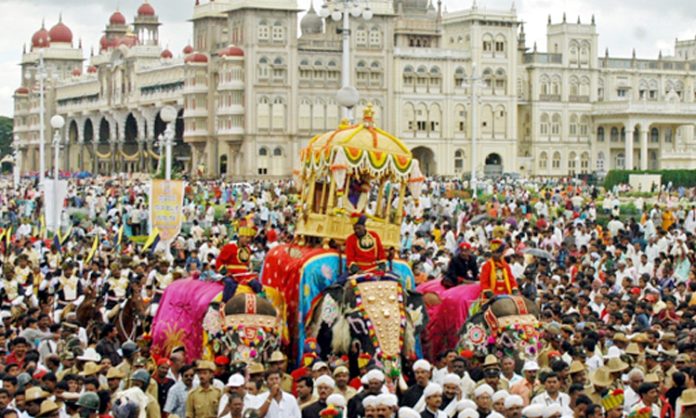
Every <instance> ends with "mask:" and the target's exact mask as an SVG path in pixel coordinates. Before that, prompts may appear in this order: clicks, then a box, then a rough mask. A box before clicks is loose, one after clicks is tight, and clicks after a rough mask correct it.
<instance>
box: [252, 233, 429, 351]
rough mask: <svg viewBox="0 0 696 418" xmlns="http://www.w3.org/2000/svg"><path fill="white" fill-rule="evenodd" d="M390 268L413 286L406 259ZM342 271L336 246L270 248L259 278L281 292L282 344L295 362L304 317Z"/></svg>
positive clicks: (406, 284) (303, 335)
mask: <svg viewBox="0 0 696 418" xmlns="http://www.w3.org/2000/svg"><path fill="white" fill-rule="evenodd" d="M390 269H391V270H392V271H393V272H394V273H395V274H396V275H397V276H398V277H399V281H400V283H401V285H402V287H403V288H405V289H408V290H413V289H415V278H414V276H413V272H412V271H411V269H410V267H409V266H408V264H407V263H406V262H404V261H402V260H394V261H393V262H392V263H391V264H390ZM344 271H346V268H345V256H342V255H341V254H339V253H338V251H336V250H330V249H329V250H326V249H323V248H310V247H307V246H299V245H294V244H282V245H278V246H276V247H274V248H272V249H271V250H270V251H269V252H268V255H267V256H266V259H265V261H264V264H263V270H262V271H261V282H262V283H263V284H264V286H268V287H271V288H274V289H276V290H277V292H278V293H279V294H281V295H282V299H283V308H282V309H280V310H279V311H280V312H279V313H280V316H281V318H282V319H283V324H284V326H285V327H286V330H284V331H283V345H285V346H287V347H289V350H287V352H288V354H289V356H292V357H294V358H295V359H296V361H297V363H298V364H299V363H300V360H301V358H302V354H303V350H304V341H305V339H306V338H307V337H309V336H310V335H308V334H307V333H306V328H305V323H306V318H307V317H308V315H309V314H310V310H311V309H312V308H313V306H315V304H316V300H317V299H320V298H322V297H323V292H324V291H325V290H326V289H328V288H329V287H330V286H331V285H333V284H334V283H336V281H337V280H338V278H339V276H340V275H341V273H342V272H344ZM274 305H276V306H280V305H279V304H276V303H274ZM418 350H420V345H419V344H418Z"/></svg>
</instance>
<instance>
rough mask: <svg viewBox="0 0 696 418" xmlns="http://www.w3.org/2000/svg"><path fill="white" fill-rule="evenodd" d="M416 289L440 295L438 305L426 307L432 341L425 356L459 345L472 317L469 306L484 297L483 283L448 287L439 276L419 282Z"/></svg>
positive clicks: (427, 328) (422, 292)
mask: <svg viewBox="0 0 696 418" xmlns="http://www.w3.org/2000/svg"><path fill="white" fill-rule="evenodd" d="M417 290H418V292H419V293H421V294H422V295H425V294H427V293H434V294H436V295H437V296H438V297H439V298H440V303H439V304H437V305H432V306H428V308H427V311H428V317H429V318H430V320H429V322H428V325H427V327H426V334H427V341H428V343H429V344H428V345H429V347H428V348H427V353H426V355H427V356H428V357H430V358H431V359H434V358H435V357H436V356H437V355H438V354H439V353H442V352H444V351H445V350H448V349H452V348H454V347H455V346H456V345H457V342H458V339H459V330H460V329H461V327H462V325H464V323H465V322H466V320H467V318H468V317H469V309H470V308H471V306H472V305H473V304H474V303H475V302H476V301H477V300H478V299H479V298H480V297H481V285H480V284H478V283H473V284H465V285H459V286H455V287H452V288H450V289H445V287H444V286H442V283H441V281H440V279H438V280H431V281H428V282H425V283H423V284H421V285H419V286H418V288H417ZM424 351H425V349H424Z"/></svg>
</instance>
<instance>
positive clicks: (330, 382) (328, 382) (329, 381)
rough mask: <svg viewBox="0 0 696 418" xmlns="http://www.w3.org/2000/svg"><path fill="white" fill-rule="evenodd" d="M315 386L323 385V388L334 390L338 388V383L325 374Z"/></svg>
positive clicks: (318, 379) (316, 381)
mask: <svg viewBox="0 0 696 418" xmlns="http://www.w3.org/2000/svg"><path fill="white" fill-rule="evenodd" d="M314 384H315V385H316V386H322V385H323V386H328V387H330V388H331V389H333V388H335V387H336V382H334V380H333V379H332V378H331V377H329V376H327V375H325V374H323V375H321V376H319V377H317V380H315V381H314Z"/></svg>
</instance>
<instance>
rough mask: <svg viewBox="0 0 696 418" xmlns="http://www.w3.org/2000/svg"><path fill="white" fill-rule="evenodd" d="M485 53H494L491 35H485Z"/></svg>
mask: <svg viewBox="0 0 696 418" xmlns="http://www.w3.org/2000/svg"><path fill="white" fill-rule="evenodd" d="M482 47H483V53H484V54H490V53H491V52H493V36H492V35H491V34H489V33H487V34H485V35H483V44H482Z"/></svg>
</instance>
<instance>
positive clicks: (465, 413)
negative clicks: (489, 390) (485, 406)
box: [457, 408, 479, 418]
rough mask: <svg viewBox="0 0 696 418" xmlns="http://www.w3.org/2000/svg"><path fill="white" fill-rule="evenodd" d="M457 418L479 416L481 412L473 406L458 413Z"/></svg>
mask: <svg viewBox="0 0 696 418" xmlns="http://www.w3.org/2000/svg"><path fill="white" fill-rule="evenodd" d="M457 418H479V413H478V411H477V410H475V409H473V408H466V409H463V410H462V411H461V412H459V414H457Z"/></svg>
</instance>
